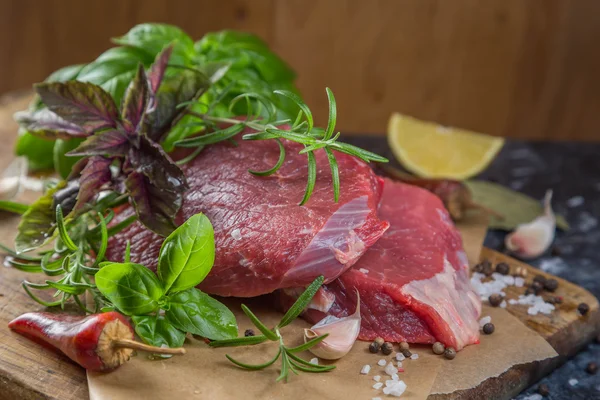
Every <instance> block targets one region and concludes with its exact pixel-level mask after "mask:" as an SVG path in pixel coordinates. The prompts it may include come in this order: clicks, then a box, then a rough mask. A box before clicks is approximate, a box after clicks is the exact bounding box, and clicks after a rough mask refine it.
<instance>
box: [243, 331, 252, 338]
mask: <svg viewBox="0 0 600 400" xmlns="http://www.w3.org/2000/svg"><path fill="white" fill-rule="evenodd" d="M244 336H245V337H249V336H254V330H252V329H246V330H245V331H244Z"/></svg>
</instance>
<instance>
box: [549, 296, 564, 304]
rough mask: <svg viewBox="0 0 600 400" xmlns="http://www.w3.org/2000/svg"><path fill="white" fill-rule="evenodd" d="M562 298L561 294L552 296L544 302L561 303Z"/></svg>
mask: <svg viewBox="0 0 600 400" xmlns="http://www.w3.org/2000/svg"><path fill="white" fill-rule="evenodd" d="M562 302H563V298H562V297H561V296H552V297H550V298H549V299H547V300H546V303H550V304H562Z"/></svg>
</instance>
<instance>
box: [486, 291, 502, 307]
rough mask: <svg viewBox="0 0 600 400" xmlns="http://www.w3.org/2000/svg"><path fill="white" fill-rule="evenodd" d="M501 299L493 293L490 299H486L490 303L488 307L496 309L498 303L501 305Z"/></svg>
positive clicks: (500, 296)
mask: <svg viewBox="0 0 600 400" xmlns="http://www.w3.org/2000/svg"><path fill="white" fill-rule="evenodd" d="M502 300H503V297H502V295H500V294H498V293H494V294H493V295H491V296H490V297H488V301H489V302H490V306H492V307H498V306H499V305H500V303H502Z"/></svg>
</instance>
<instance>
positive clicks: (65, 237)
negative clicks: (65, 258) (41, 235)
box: [55, 204, 77, 251]
mask: <svg viewBox="0 0 600 400" xmlns="http://www.w3.org/2000/svg"><path fill="white" fill-rule="evenodd" d="M55 219H56V227H57V228H58V234H59V236H60V239H61V241H62V243H63V244H64V245H65V246H67V248H68V249H69V250H71V251H77V246H76V245H75V243H73V240H72V239H71V237H70V236H69V232H67V227H66V226H65V221H64V219H63V213H62V208H61V206H60V204H59V205H57V206H56V218H55Z"/></svg>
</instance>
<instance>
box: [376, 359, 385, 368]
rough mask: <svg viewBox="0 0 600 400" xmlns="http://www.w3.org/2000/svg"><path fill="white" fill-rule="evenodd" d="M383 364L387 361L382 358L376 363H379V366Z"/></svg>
mask: <svg viewBox="0 0 600 400" xmlns="http://www.w3.org/2000/svg"><path fill="white" fill-rule="evenodd" d="M385 364H387V361H385V360H384V359H383V358H382V359H381V360H379V361H377V365H379V366H380V367H383V366H384V365H385Z"/></svg>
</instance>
